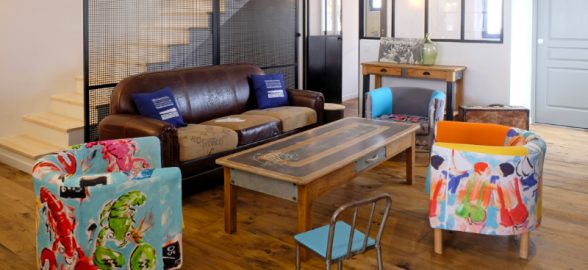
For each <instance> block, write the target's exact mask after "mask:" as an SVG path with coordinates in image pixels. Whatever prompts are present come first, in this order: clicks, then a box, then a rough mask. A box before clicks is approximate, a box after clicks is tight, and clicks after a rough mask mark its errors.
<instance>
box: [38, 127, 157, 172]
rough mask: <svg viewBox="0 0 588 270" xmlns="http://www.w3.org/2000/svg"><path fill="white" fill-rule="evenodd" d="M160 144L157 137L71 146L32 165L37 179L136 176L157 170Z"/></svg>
mask: <svg viewBox="0 0 588 270" xmlns="http://www.w3.org/2000/svg"><path fill="white" fill-rule="evenodd" d="M160 148H161V145H160V142H159V139H158V138H157V137H140V138H132V139H116V140H106V141H97V142H90V143H83V144H79V145H73V146H71V147H70V149H68V150H64V151H60V152H58V153H53V154H49V155H45V156H43V157H41V158H39V159H38V160H37V161H36V162H35V165H34V166H33V172H32V175H33V177H34V178H36V179H38V180H42V179H44V180H47V181H48V180H49V179H52V178H60V179H62V180H64V179H65V178H67V177H71V176H81V175H87V174H96V173H110V172H118V171H120V172H125V173H130V174H133V173H138V172H139V171H141V170H142V169H155V168H161V150H160Z"/></svg>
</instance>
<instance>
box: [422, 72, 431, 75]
mask: <svg viewBox="0 0 588 270" xmlns="http://www.w3.org/2000/svg"><path fill="white" fill-rule="evenodd" d="M423 75H424V76H429V75H431V72H428V71H425V72H423Z"/></svg>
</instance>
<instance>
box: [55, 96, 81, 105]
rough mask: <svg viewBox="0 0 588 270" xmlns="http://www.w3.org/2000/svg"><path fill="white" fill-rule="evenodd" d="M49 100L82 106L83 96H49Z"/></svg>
mask: <svg viewBox="0 0 588 270" xmlns="http://www.w3.org/2000/svg"><path fill="white" fill-rule="evenodd" d="M51 99H53V100H57V101H61V102H65V103H68V104H73V105H80V106H84V96H83V95H80V94H79V93H64V94H57V95H53V96H51Z"/></svg>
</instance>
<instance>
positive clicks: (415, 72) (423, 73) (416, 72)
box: [406, 69, 447, 80]
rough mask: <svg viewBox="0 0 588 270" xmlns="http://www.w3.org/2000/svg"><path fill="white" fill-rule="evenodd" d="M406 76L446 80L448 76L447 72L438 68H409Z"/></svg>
mask: <svg viewBox="0 0 588 270" xmlns="http://www.w3.org/2000/svg"><path fill="white" fill-rule="evenodd" d="M406 76H407V77H412V78H422V79H435V80H445V79H446V78H447V73H446V72H445V71H438V70H426V69H408V70H407V71H406Z"/></svg>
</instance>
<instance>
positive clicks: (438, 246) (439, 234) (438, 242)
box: [434, 229, 443, 254]
mask: <svg viewBox="0 0 588 270" xmlns="http://www.w3.org/2000/svg"><path fill="white" fill-rule="evenodd" d="M434 231H435V253H437V254H443V231H442V230H441V229H434Z"/></svg>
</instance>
